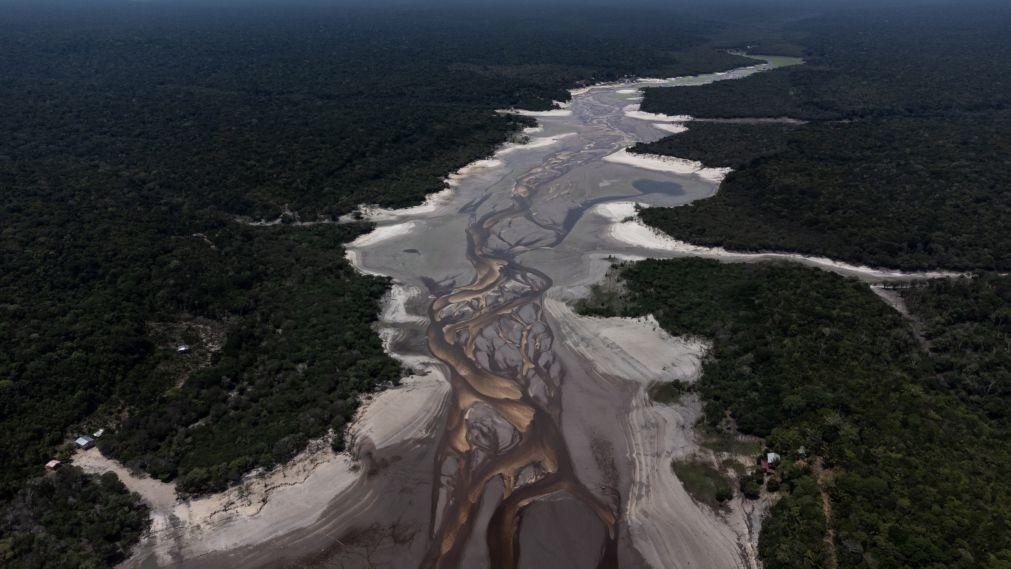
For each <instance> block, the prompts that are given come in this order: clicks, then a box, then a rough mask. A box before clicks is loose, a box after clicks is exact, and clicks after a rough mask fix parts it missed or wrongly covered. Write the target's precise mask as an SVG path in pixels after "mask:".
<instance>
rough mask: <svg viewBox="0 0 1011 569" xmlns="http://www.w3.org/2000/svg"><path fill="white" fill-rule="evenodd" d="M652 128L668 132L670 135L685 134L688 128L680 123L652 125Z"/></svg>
mask: <svg viewBox="0 0 1011 569" xmlns="http://www.w3.org/2000/svg"><path fill="white" fill-rule="evenodd" d="M653 127H654V128H657V129H660V130H662V131H664V132H669V133H671V134H681V133H682V132H687V131H688V127H686V126H685V125H683V124H681V123H662V122H658V123H656V124H654V125H653Z"/></svg>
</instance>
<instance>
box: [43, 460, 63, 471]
mask: <svg viewBox="0 0 1011 569" xmlns="http://www.w3.org/2000/svg"><path fill="white" fill-rule="evenodd" d="M61 466H63V463H62V462H60V461H58V460H50V461H49V462H47V463H46V470H56V469H57V468H59V467H61Z"/></svg>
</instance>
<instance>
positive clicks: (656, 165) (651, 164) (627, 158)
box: [604, 148, 731, 184]
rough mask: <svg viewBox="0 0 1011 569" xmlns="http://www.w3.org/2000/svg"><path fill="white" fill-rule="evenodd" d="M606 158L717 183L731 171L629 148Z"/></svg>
mask: <svg viewBox="0 0 1011 569" xmlns="http://www.w3.org/2000/svg"><path fill="white" fill-rule="evenodd" d="M604 160H605V161H607V162H612V163H614V164H625V165H628V166H634V167H636V168H643V169H645V170H654V171H657V172H670V173H672V174H682V175H690V176H698V177H700V178H702V179H703V180H707V181H709V182H713V183H717V184H718V183H720V182H722V181H723V178H725V177H726V176H727V174H729V173H730V171H731V169H730V168H707V167H705V166H703V165H702V163H701V162H698V161H695V160H686V159H684V158H674V157H671V156H661V155H659V154H633V153H631V152H629V151H628V149H627V148H623V149H621V150H619V151H617V152H615V153H614V154H609V155H607V156H605V157H604Z"/></svg>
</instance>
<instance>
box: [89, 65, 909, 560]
mask: <svg viewBox="0 0 1011 569" xmlns="http://www.w3.org/2000/svg"><path fill="white" fill-rule="evenodd" d="M796 62H797V61H796V60H790V59H786V58H767V60H766V61H764V62H763V63H758V64H756V65H755V66H752V67H747V68H742V69H738V70H734V71H730V72H725V73H717V74H710V75H704V76H699V77H688V78H678V79H672V80H641V81H636V82H629V83H623V84H612V85H599V86H594V87H590V88H586V89H581V90H578V91H574V92H573V97H572V101H571V102H569V103H567V104H565V105H564V106H563V107H562V108H559V109H556V110H553V111H548V112H543V113H524V114H528V115H533V116H536V117H538V121H539V126H538V127H537V128H535V129H528V132H527V134H528V136H529V141H528V142H527V143H525V144H509V145H506V146H504V147H503V148H502V149H500V150H499V151H498V152H497V153H496V155H495V156H494V157H492V158H490V159H488V160H483V161H479V162H476V163H474V164H472V165H470V166H468V167H467V168H464V169H462V170H461V171H460V172H457V173H455V174H454V175H452V176H450V177H449V180H448V182H449V188H448V189H447V190H446V191H444V192H440V193H438V194H434V195H432V196H430V198H429V200H428V202H426V203H425V204H424V205H422V206H418V207H414V208H408V209H404V210H382V209H369V210H366V211H365V212H364V213H365V214H366V216H367V217H369V218H370V219H372V220H374V221H376V222H377V223H378V227H377V229H376V230H375V231H374V232H372V233H370V234H368V235H364V236H362V237H360V238H359V239H358V240H357V241H355V242H354V243H352V244H351V245H350V246H349V248H348V256H349V258H350V259H351V260H352V262H353V263H354V264H355V265H356V266H357V267H358V268H359V269H360V270H362V271H363V272H367V273H372V274H381V275H388V276H391V277H393V278H394V279H395V280H396V281H397V285H396V287H394V289H393V291H391V294H390V295H389V297H388V299H387V302H386V307H385V309H384V312H383V315H382V323H381V326H380V330H379V333H380V334H381V335H382V337H383V338H384V340H385V341H386V344H387V347H388V350H389V351H390V353H391V354H393V355H394V356H395V357H397V358H399V359H400V360H401V361H402V362H404V364H405V365H406V366H408V367H410V368H411V369H412V370H413V372H414V375H412V376H411V377H410V378H408V379H407V380H406V381H405V382H404V385H403V386H401V387H397V388H394V389H390V390H387V391H384V392H382V393H380V394H378V395H376V396H374V397H372V398H371V399H370V400H369V401H368V402H367V404H366V405H365V406H364V407H363V410H362V411H361V412H360V414H359V416H358V417H357V418H356V421H355V423H354V426H353V428H352V429H351V436H352V439H353V449H354V451H353V456H348V455H334V454H333V453H332V452H331V451H329V450H328V449H327V448H325V446H323V448H322V449H320V450H317V451H312V452H308V451H307V453H306V456H304V457H302V458H301V459H300V460H302V462H300V463H299V464H303V465H306V466H304V468H302V469H300V470H298V472H297V477H295V479H294V480H293V479H292V476H291V475H290V473H289V475H286V474H285V472H287V471H286V470H285V469H278V470H277V471H275V472H273V473H266V474H265V475H263V476H261V477H260V479H268V480H277V481H278V482H277V484H276V486H272V487H270V488H269V491H268V490H267V489H264V488H263V487H262V485H261V486H250V487H249V488H250V489H249V490H247V491H243V490H241V489H239V490H234V491H232V492H233V494H235V496H233V497H232V498H233V499H230V500H220V499H217V498H214V500H216V501H214V502H212V503H211V505H214V506H220V508H218V509H213V511H211V512H209V513H206V514H199V515H198V514H195V513H193V512H194V508H193V506H192V505H190V504H180V503H173V502H172V500H171V499H166V498H165V496H164V494H165V488H163V487H157V488H156V490H157V494H158V495H157V496H153V497H152V500H158V503H157V504H156V505H155V514H154V515H155V517H156V531H154V532H152V533H151V535H149V536H147V537H145V539H144V540H143V541H142V543H141V544H140V546H139V547H138V548H137V551H136V553H135V555H134V557H133V558H131V560H129V561H128V562H127V565H128V566H135V567H157V566H168V565H172V566H185V567H209V568H210V567H213V568H218V567H409V568H416V567H496V568H498V567H501V568H513V567H557V568H565V567H573V568H575V567H588V568H592V567H618V566H621V567H720V568H729V567H754V566H756V561H755V539H756V535H755V529H756V528H757V521H758V520H759V519H760V515H761V508H760V507H759V508H753V509H750V510H747V509H746V507H745V504H743V503H742V502H740V501H739V500H738V501H735V502H734V503H733V504H732V505H731V507H730V508H729V509H727V510H726V511H722V512H714V511H713V510H711V509H709V508H708V507H707V506H704V505H701V504H698V503H696V502H694V501H693V500H692V499H691V498H690V497H689V496H688V494H687V493H686V492H685V490H684V489H683V488H682V486H681V484H680V483H679V482H678V480H677V478H676V477H675V476H674V474H673V472H672V470H671V468H670V463H671V460H672V459H674V458H679V457H687V456H690V455H692V454H693V453H695V452H697V451H698V448H697V437H696V436H695V435H694V433H693V431H692V426H693V425H694V422H695V421H696V419H697V418H698V415H699V407H700V406H699V403H698V401H697V400H694V399H693V398H692V397H686V398H684V399H683V401H682V402H681V403H680V404H678V405H676V406H663V405H657V404H654V403H653V402H652V401H651V400H650V399H649V397H648V395H647V393H646V390H647V388H648V386H649V384H650V383H651V382H654V381H657V380H664V379H668V380H669V379H680V380H684V381H694V380H695V379H697V376H698V373H699V369H700V360H701V358H702V357H703V355H704V354H705V350H706V348H707V346H706V345H705V344H703V343H700V342H697V341H688V340H686V339H679V338H671V337H670V336H668V335H667V334H666V333H665V332H664V331H663V330H661V329H660V328H659V326H658V325H657V324H656V322H655V321H653V320H652V319H649V318H646V319H641V320H620V319H591V318H585V317H581V316H578V315H576V314H574V313H573V312H572V311H571V309H570V308H569V306H568V304H567V303H568V302H569V301H571V300H573V299H576V298H579V297H581V296H583V295H585V294H586V292H587V290H588V287H589V285H591V284H593V283H594V282H597V281H598V280H600V279H601V278H602V277H603V275H604V273H605V272H606V270H607V268H608V267H609V266H610V264H611V263H612V262H613V260H614V259H635V258H643V257H646V256H649V257H676V256H684V255H699V254H705V255H709V256H714V257H717V258H723V257H728V258H730V260H735V261H741V260H745V261H746V260H750V258H747V257H742V256H740V255H736V256H734V255H733V254H729V253H726V252H722V251H715V250H707V251H700V250H696V249H692V248H691V247H690V246H686V245H684V244H678V243H676V242H674V243H672V242H671V241H665V240H664V238H663V236H658V235H656V234H654V233H651V232H649V231H648V230H647V229H645V228H642V227H641V226H640V225H637V224H636V222H635V221H632V220H628V219H627V218H628V217H629V216H631V215H633V214H634V208H633V207H632V206H630V205H628V204H630V203H633V202H634V203H641V204H648V205H658V206H676V205H682V204H685V203H688V202H691V201H693V200H696V199H701V198H705V197H708V196H711V195H712V194H713V193H714V192H715V191H716V188H717V186H718V182H719V180H720V179H721V177H722V176H723V175H725V173H726V172H725V171H722V170H714V169H710V168H705V167H704V165H701V164H697V163H691V162H688V161H679V160H669V159H657V158H654V157H641V156H635V155H629V154H627V153H626V152H625V151H624V149H625V148H626V147H628V146H631V145H632V144H634V143H636V142H640V141H652V140H655V139H658V138H660V137H662V136H667V135H669V134H670V133H671V132H678V131H680V130H683V129H684V128H685V127H686V125H687V126H688V127H689V128H690V122H689V120H690V117H672V116H666V115H650V114H648V113H644V112H641V111H640V110H639V108H638V102H639V100H640V98H641V93H640V91H639V90H640V89H641V88H642V87H648V86H664V85H666V86H679V85H698V84H703V83H707V82H711V81H716V80H730V79H735V78H739V77H743V76H746V75H749V74H752V73H756V72H759V71H762V70H766V69H771V68H773V67H776V66H781V65H787V64H793V63H796ZM629 224H631V225H629ZM762 258H764V257H762V256H756V257H755V259H756V260H761V259H762ZM793 260H797V261H800V262H807V263H810V264H815V265H819V266H823V267H824V268H827V269H829V270H836V271H839V272H843V273H846V274H854V275H857V276H861V277H863V278H867V279H869V280H887V279H891V278H898V277H904V276H906V275H899V274H895V273H884V272H881V271H874V270H872V269H866V268H863V267H850V266H843V265H839V264H833V263H832V262H831V261H828V260H817V259H815V260H811V259H801V258H798V259H793ZM924 276H926V275H924ZM91 458H92V460H91V464H92V470H95V471H99V470H101V469H102V461H101V460H99V459H97V458H96V457H91ZM289 470H290V467H289ZM143 482H144V481H142V480H130V481H129V483H130V484H133V486H132V487H136V488H137V489H138V490H140V491H142V492H143V491H144V489H145V488H148V487H150V486H151V485H150V484H145V483H143ZM244 492H245V493H244ZM250 492H252V493H253V496H252V497H250V495H249V494H250ZM234 503H238V504H240V506H241V505H243V504H244V505H245V506H244V509H241V508H240V506H236V507H230V506H229V505H230V504H234ZM250 504H253V505H255V506H250ZM749 507H750V506H749Z"/></svg>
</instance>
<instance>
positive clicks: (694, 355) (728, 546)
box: [544, 299, 755, 568]
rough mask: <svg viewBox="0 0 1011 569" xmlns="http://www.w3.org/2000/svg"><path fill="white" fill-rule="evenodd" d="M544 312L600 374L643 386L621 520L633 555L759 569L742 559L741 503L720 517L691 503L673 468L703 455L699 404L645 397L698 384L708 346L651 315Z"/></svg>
mask: <svg viewBox="0 0 1011 569" xmlns="http://www.w3.org/2000/svg"><path fill="white" fill-rule="evenodd" d="M544 307H545V309H546V310H547V311H548V312H549V313H550V314H551V316H552V320H553V321H554V323H555V324H556V325H557V326H558V332H559V337H560V338H562V339H563V341H564V342H565V344H566V345H567V346H569V347H571V348H572V349H574V350H575V351H576V352H578V353H580V354H582V355H583V356H584V357H585V358H586V361H588V362H589V363H591V364H592V365H593V366H594V367H595V368H596V369H597V371H599V372H600V373H602V374H605V375H609V376H614V377H619V378H622V379H625V380H630V381H634V382H636V383H637V384H638V389H637V391H636V393H635V395H634V397H633V399H632V402H631V408H630V409H629V412H628V414H627V417H628V421H627V423H626V424H625V425H624V427H623V432H624V437H625V439H626V444H627V448H628V449H629V456H628V457H627V458H628V459H629V460H630V461H631V469H630V473H631V488H630V490H629V493H628V496H627V498H626V506H625V512H624V515H625V520H626V523H627V524H628V527H629V529H630V531H631V537H632V541H633V543H634V544H635V548H636V550H638V552H639V553H640V554H641V555H642V556H643V557H644V558H645V560H646V561H647V562H648V563H649V565H650V566H651V567H655V568H668V567H669V568H687V567H720V568H724V567H726V568H733V567H754V566H755V565H754V563H753V561H752V560H750V559H749V557H750V554H748V555H744V556H742V551H748V550H750V549H751V547H752V546H751V544H750V540H751V538H750V535H749V532H748V528H747V522H746V517H747V516H746V514H745V512H744V510H743V504H742V503H735V504H733V505H732V507H731V508H730V509H729V510H728V512H726V513H721V514H718V513H716V512H714V511H712V510H710V509H709V508H708V507H707V506H703V505H701V504H698V503H696V502H695V501H694V500H692V498H691V496H689V495H688V493H687V492H686V491H685V489H684V487H683V486H682V485H681V482H680V481H679V480H678V479H677V476H676V475H675V474H674V471H673V469H672V468H671V461H672V460H673V459H674V458H683V457H686V456H689V455H691V454H692V453H694V452H696V451H697V450H698V445H697V442H696V440H695V436H694V431H693V426H694V424H695V422H696V421H697V420H698V419H699V416H700V414H701V405H700V404H699V402H698V400H697V399H696V398H694V397H687V396H686V397H684V398H683V402H682V403H681V404H678V405H675V406H666V405H659V404H656V403H655V402H654V401H653V400H652V399H651V398H650V396H649V394H648V391H647V390H648V388H649V386H650V385H651V384H653V383H654V382H656V381H664V380H666V381H669V380H674V379H677V380H681V381H688V382H694V381H696V380H697V379H698V377H699V376H700V374H701V362H702V358H703V357H704V356H705V353H706V351H707V350H708V345H707V344H706V343H705V342H702V341H700V340H697V339H686V338H676V337H673V336H671V335H670V334H668V333H667V332H666V331H664V330H663V329H662V328H661V327H660V326H659V324H658V323H657V322H656V320H655V319H654V318H653V317H652V316H646V317H643V318H636V319H631V318H590V317H583V316H579V315H577V314H575V313H574V312H572V310H571V309H570V308H569V306H568V305H566V304H565V303H563V302H560V301H557V300H550V299H549V300H547V301H546V302H545V305H544Z"/></svg>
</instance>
